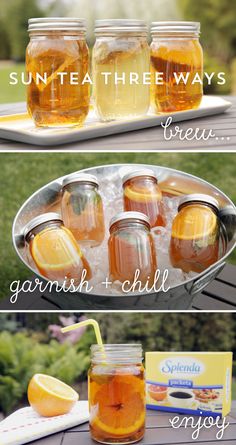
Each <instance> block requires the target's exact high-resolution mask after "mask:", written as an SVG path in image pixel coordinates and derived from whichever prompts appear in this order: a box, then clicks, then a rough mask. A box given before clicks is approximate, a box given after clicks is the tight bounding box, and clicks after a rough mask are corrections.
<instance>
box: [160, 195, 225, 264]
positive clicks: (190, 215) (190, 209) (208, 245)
mask: <svg viewBox="0 0 236 445" xmlns="http://www.w3.org/2000/svg"><path fill="white" fill-rule="evenodd" d="M218 212H219V204H218V202H217V200H216V199H214V198H213V197H211V196H208V195H202V194H192V195H187V196H183V197H182V198H181V199H180V203H179V207H178V214H177V215H176V217H175V218H174V221H173V224H172V230H171V241H170V248H169V253H170V260H171V263H172V266H173V267H176V268H178V269H182V270H183V271H184V272H190V271H192V272H198V273H200V272H202V271H204V270H205V269H207V268H208V267H210V266H211V265H212V264H214V263H215V262H216V261H218V259H219V240H220V220H219V217H218Z"/></svg>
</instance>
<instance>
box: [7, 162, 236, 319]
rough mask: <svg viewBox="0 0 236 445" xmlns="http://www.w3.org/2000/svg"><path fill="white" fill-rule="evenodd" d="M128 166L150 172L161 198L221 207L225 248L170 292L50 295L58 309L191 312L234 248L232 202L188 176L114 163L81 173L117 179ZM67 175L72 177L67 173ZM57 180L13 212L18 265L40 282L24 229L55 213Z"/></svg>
mask: <svg viewBox="0 0 236 445" xmlns="http://www.w3.org/2000/svg"><path fill="white" fill-rule="evenodd" d="M131 166H132V168H133V169H136V168H144V167H145V168H151V169H152V170H153V171H154V172H155V173H156V175H157V177H158V178H159V185H160V187H161V189H162V191H163V193H164V194H167V195H173V196H177V195H183V194H189V193H205V194H209V195H211V196H213V197H214V198H216V199H217V200H218V202H219V204H220V207H221V220H222V222H223V227H224V237H225V243H226V251H225V254H224V255H223V256H222V257H221V258H220V259H219V260H218V261H217V262H216V263H215V264H213V265H212V266H211V267H209V268H208V269H206V270H205V271H204V272H202V273H200V274H199V275H197V276H196V277H195V278H192V279H189V280H187V281H185V282H182V283H181V284H179V285H175V286H173V287H171V288H170V289H169V291H168V292H163V291H161V292H156V293H148V294H145V295H144V294H141V295H140V294H139V295H134V294H129V295H121V296H117V295H116V296H114V295H95V294H92V293H86V294H84V293H79V292H77V293H68V292H65V293H63V292H61V293H60V294H55V293H53V292H52V294H51V298H52V299H53V300H54V302H58V307H59V308H61V309H63V310H167V309H170V310H186V309H190V308H191V304H192V300H193V298H194V297H195V296H196V295H197V294H198V293H199V292H200V291H202V290H203V289H204V288H205V287H206V286H207V285H208V284H209V283H210V282H211V281H212V280H214V279H215V278H216V276H217V275H218V274H219V272H220V271H221V270H222V269H223V267H224V265H225V262H226V259H227V257H228V256H229V255H230V253H231V252H232V251H233V249H234V248H235V245H236V208H235V205H234V204H233V202H232V201H231V200H230V198H228V197H227V196H226V195H225V194H224V193H223V192H222V191H221V190H219V189H218V188H216V187H214V186H213V185H211V184H210V183H208V182H206V181H204V180H202V179H200V178H198V177H196V176H193V175H190V174H187V173H184V172H181V171H178V170H174V169H170V168H166V167H161V166H155V165H147V164H114V165H105V166H98V167H93V168H88V169H84V170H81V172H82V171H83V172H86V173H91V174H94V175H96V176H97V177H98V180H99V179H101V178H104V176H105V177H108V178H111V181H112V180H115V179H116V180H117V178H118V179H119V178H120V179H121V178H122V176H123V174H124V171H125V170H126V169H129V168H130V167H131ZM70 174H71V173H70ZM65 177H66V176H63V177H60V178H58V179H56V180H55V181H52V182H50V183H48V184H47V185H45V186H44V187H42V188H41V189H39V190H37V191H36V192H35V193H34V194H33V195H32V196H30V197H29V198H28V199H27V200H26V201H25V203H24V204H23V205H22V206H21V208H20V210H19V211H18V213H17V215H16V217H15V219H14V222H13V228H12V237H13V244H14V247H15V250H16V253H17V255H18V256H19V258H20V259H21V261H22V262H23V263H24V264H25V265H26V266H27V267H28V268H29V269H30V270H31V271H32V272H34V273H35V274H36V275H37V276H38V277H40V279H41V280H42V281H43V282H45V284H46V282H47V280H45V278H44V277H42V276H41V275H40V274H39V272H38V271H37V269H36V267H35V266H34V265H33V264H32V263H30V261H29V259H28V257H27V255H26V249H25V246H24V240H23V235H22V234H23V229H24V227H25V225H26V224H27V223H28V222H29V220H30V219H32V218H33V217H35V216H37V215H40V214H41V213H44V212H47V211H60V191H61V184H62V181H63V179H64V178H65Z"/></svg>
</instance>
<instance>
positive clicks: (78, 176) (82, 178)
mask: <svg viewBox="0 0 236 445" xmlns="http://www.w3.org/2000/svg"><path fill="white" fill-rule="evenodd" d="M73 182H89V183H91V184H95V185H97V186H99V183H98V180H97V178H96V176H94V175H89V174H88V173H73V174H72V175H69V176H66V177H65V178H64V179H63V181H62V188H63V187H65V186H66V185H68V184H72V183H73Z"/></svg>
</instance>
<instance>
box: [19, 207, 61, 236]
mask: <svg viewBox="0 0 236 445" xmlns="http://www.w3.org/2000/svg"><path fill="white" fill-rule="evenodd" d="M49 221H60V222H63V221H62V219H61V216H60V215H59V213H54V212H48V213H43V214H42V215H38V216H36V217H35V218H33V219H31V220H30V221H29V222H28V223H27V224H26V226H25V228H24V230H23V235H24V238H26V237H27V235H28V234H29V233H30V232H31V231H32V230H33V229H35V227H38V226H40V225H41V224H44V223H46V222H49Z"/></svg>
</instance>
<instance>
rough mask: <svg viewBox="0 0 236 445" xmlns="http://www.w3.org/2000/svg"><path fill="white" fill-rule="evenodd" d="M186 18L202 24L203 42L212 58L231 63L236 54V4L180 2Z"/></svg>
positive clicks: (227, 0) (229, 0)
mask: <svg viewBox="0 0 236 445" xmlns="http://www.w3.org/2000/svg"><path fill="white" fill-rule="evenodd" d="M178 2H179V5H180V8H181V10H182V11H183V14H184V17H185V18H186V19H188V20H195V21H200V22H201V25H202V26H201V36H202V41H203V42H205V48H206V50H207V52H208V53H209V54H211V56H216V57H218V58H219V59H220V60H221V61H223V62H229V60H230V59H232V57H234V56H235V54H236V45H235V43H236V26H235V22H236V2H232V0H198V1H196V0H178Z"/></svg>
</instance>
